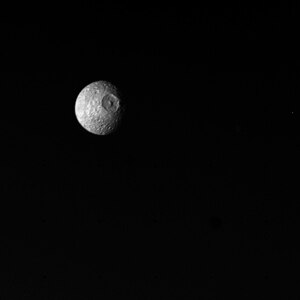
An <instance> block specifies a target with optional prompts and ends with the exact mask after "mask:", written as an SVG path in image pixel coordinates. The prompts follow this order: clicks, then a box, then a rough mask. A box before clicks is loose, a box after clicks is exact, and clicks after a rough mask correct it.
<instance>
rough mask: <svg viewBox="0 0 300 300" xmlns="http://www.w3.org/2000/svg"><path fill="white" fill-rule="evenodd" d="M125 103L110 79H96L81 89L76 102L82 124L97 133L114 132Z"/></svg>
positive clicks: (77, 115)
mask: <svg viewBox="0 0 300 300" xmlns="http://www.w3.org/2000/svg"><path fill="white" fill-rule="evenodd" d="M122 113H123V103H122V101H121V97H120V92H119V91H118V89H117V88H116V86H114V85H113V84H111V83H110V82H108V81H102V80H100V81H95V82H93V83H91V84H89V85H87V86H86V87H85V88H83V89H82V90H81V92H80V93H79V95H78V97H77V99H76V103H75V115H76V118H77V120H78V122H79V123H80V125H81V126H82V127H83V128H84V129H86V130H87V131H88V132H90V133H93V134H96V135H108V134H110V133H112V132H114V131H115V130H116V129H117V128H118V125H119V123H120V120H121V118H122Z"/></svg>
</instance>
